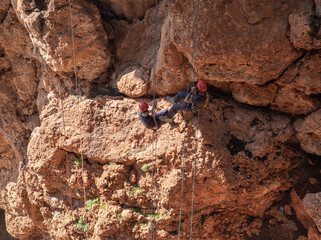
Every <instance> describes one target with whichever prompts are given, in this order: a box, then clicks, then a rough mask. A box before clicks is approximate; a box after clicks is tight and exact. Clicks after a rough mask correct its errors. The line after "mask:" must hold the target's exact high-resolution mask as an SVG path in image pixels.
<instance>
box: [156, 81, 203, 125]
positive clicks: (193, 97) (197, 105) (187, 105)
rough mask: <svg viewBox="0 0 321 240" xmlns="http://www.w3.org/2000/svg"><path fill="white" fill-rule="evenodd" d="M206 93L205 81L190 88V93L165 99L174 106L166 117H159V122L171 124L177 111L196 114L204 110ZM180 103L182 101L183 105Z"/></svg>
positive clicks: (180, 93) (179, 93)
mask: <svg viewBox="0 0 321 240" xmlns="http://www.w3.org/2000/svg"><path fill="white" fill-rule="evenodd" d="M206 91H207V84H206V82H205V81H203V80H201V81H199V82H198V83H197V84H196V87H195V86H192V87H191V91H190V92H189V93H188V92H183V91H180V92H178V93H177V94H176V95H175V96H174V97H169V96H167V97H166V99H167V100H168V101H170V102H171V103H173V104H174V105H173V106H172V108H171V109H170V110H169V111H168V113H167V115H166V116H161V117H160V120H162V121H166V122H173V118H174V116H175V114H176V113H177V111H178V110H183V111H186V112H196V111H199V110H201V109H203V108H205V106H206V105H207V102H208V93H207V92H206ZM181 101H183V103H180V102H181Z"/></svg>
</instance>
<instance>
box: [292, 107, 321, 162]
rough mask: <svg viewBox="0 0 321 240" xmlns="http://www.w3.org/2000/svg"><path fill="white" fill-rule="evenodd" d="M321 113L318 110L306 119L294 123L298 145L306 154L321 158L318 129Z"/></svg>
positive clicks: (320, 127)
mask: <svg viewBox="0 0 321 240" xmlns="http://www.w3.org/2000/svg"><path fill="white" fill-rule="evenodd" d="M320 121H321V111H320V110H318V111H316V112H314V113H312V114H310V115H309V116H308V117H306V118H304V119H301V120H298V121H296V122H295V129H296V131H297V136H298V138H299V140H300V145H301V147H302V149H304V150H305V151H306V152H308V153H312V154H316V155H319V156H321V144H320V139H321V137H320V135H321V133H320V129H321V126H320V124H321V122H320Z"/></svg>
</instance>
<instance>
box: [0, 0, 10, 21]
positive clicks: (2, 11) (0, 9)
mask: <svg viewBox="0 0 321 240" xmlns="http://www.w3.org/2000/svg"><path fill="white" fill-rule="evenodd" d="M9 8H10V0H4V1H1V2H0V24H1V23H2V22H3V20H4V19H5V17H6V15H7V13H8V11H9Z"/></svg>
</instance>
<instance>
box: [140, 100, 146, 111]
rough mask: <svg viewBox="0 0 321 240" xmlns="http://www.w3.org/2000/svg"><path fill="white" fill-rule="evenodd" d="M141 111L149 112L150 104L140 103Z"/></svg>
mask: <svg viewBox="0 0 321 240" xmlns="http://www.w3.org/2000/svg"><path fill="white" fill-rule="evenodd" d="M139 109H140V110H141V111H142V112H145V111H147V110H148V104H147V103H146V102H144V101H142V102H140V103H139Z"/></svg>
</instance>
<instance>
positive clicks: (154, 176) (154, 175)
mask: <svg viewBox="0 0 321 240" xmlns="http://www.w3.org/2000/svg"><path fill="white" fill-rule="evenodd" d="M154 136H155V143H154V151H153V156H154V160H153V171H152V205H151V215H152V221H151V227H152V231H151V239H155V225H156V220H155V194H156V174H157V168H156V157H157V156H156V153H157V132H156V131H153V138H154Z"/></svg>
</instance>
